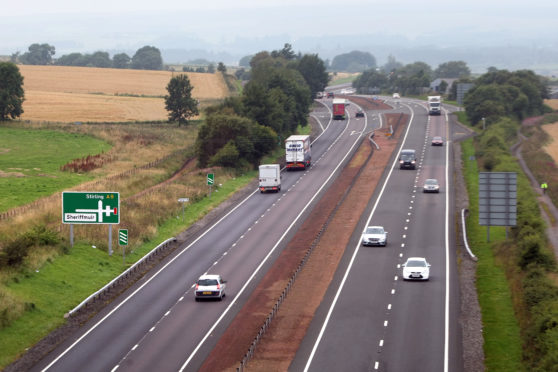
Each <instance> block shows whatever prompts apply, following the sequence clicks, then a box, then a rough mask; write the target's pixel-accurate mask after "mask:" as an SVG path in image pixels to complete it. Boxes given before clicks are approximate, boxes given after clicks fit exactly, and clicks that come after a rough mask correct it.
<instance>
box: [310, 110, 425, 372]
mask: <svg viewBox="0 0 558 372" xmlns="http://www.w3.org/2000/svg"><path fill="white" fill-rule="evenodd" d="M402 105H403V106H405V107H407V108H408V109H409V111H410V112H411V119H410V120H409V125H408V126H407V130H406V131H405V136H404V137H403V141H401V145H400V146H399V149H398V153H399V152H400V151H401V149H402V148H403V145H404V144H405V140H406V139H407V135H408V134H409V130H410V129H411V126H412V124H413V119H414V116H415V114H414V112H413V110H412V109H411V108H410V107H409V106H408V105H407V104H404V103H403V104H402ZM397 163H398V157H397V156H395V158H394V160H393V163H392V164H391V169H390V170H389V173H388V175H387V177H386V179H385V181H384V184H383V185H382V189H381V190H380V194H379V195H378V198H377V199H376V202H375V203H374V207H372V211H371V212H370V215H369V216H368V220H367V221H366V224H365V226H368V225H369V224H370V220H371V219H372V216H373V215H374V212H375V211H376V208H377V207H378V203H379V202H380V199H381V198H382V195H383V194H384V191H385V189H386V186H387V183H388V181H389V179H390V178H391V174H392V173H393V169H394V168H395V164H397ZM359 249H360V241H359V242H358V244H357V246H356V248H355V251H354V253H353V256H352V257H351V260H350V261H349V266H348V267H347V269H346V271H345V274H344V275H343V279H342V280H341V283H340V285H339V288H338V289H337V293H336V294H335V297H334V298H333V302H332V303H331V305H330V307H329V310H328V312H327V315H326V318H325V320H324V324H323V325H322V328H321V329H320V333H319V334H318V338H317V339H316V342H315V343H314V347H313V348H312V352H311V353H310V356H309V357H308V361H307V362H306V366H305V367H304V372H306V371H308V369H309V368H310V364H311V363H312V359H314V355H315V354H316V350H317V349H318V345H319V344H320V341H321V340H322V337H323V335H324V332H325V329H326V327H327V325H328V323H329V319H330V318H331V314H332V313H333V308H334V307H335V305H336V304H337V300H338V299H339V296H340V294H341V291H342V290H343V286H344V285H345V281H346V280H347V277H348V276H349V271H351V268H352V266H353V263H354V261H355V258H356V255H357V253H358V251H359Z"/></svg>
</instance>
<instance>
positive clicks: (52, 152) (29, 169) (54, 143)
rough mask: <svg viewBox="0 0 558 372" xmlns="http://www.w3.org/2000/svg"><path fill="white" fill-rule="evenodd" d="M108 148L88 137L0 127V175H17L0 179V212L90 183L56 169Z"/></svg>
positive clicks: (103, 143) (102, 142) (85, 178)
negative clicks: (1, 173) (1, 172)
mask: <svg viewBox="0 0 558 372" xmlns="http://www.w3.org/2000/svg"><path fill="white" fill-rule="evenodd" d="M110 148H111V146H110V145H109V144H108V143H106V142H104V141H101V140H98V139H95V138H93V137H90V136H84V135H79V134H71V133H64V132H59V131H52V130H25V129H13V128H3V127H0V171H3V172H5V173H8V174H9V173H12V172H13V173H14V175H15V174H18V176H16V177H0V212H1V211H5V210H8V209H10V208H12V207H15V206H18V205H22V204H26V203H29V202H31V201H33V200H35V199H38V198H39V197H41V196H45V195H50V194H53V193H54V192H57V191H61V190H64V189H65V188H68V187H71V186H74V185H77V184H80V183H82V182H84V181H87V180H90V179H92V176H90V175H79V174H76V173H70V172H62V171H61V170H60V167H61V166H63V165H64V164H66V163H68V162H69V161H71V160H72V159H77V158H82V157H85V156H87V155H94V154H99V153H101V152H106V151H108V150H110Z"/></svg>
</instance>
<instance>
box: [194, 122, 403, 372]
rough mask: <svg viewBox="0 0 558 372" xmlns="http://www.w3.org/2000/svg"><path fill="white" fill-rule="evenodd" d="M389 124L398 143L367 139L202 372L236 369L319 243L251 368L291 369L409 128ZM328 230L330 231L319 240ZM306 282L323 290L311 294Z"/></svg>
mask: <svg viewBox="0 0 558 372" xmlns="http://www.w3.org/2000/svg"><path fill="white" fill-rule="evenodd" d="M386 120H387V122H388V126H389V125H390V124H391V125H393V127H394V128H395V135H394V137H395V138H391V139H389V138H388V137H387V136H386V133H385V132H383V131H376V138H375V141H376V143H378V144H379V146H380V150H379V151H378V150H375V148H374V147H373V146H372V145H371V143H370V142H369V141H368V140H365V141H364V142H363V143H362V144H361V146H360V148H359V149H358V151H357V152H356V154H355V156H354V157H353V158H352V160H351V161H350V163H349V164H348V165H347V166H346V167H345V169H344V170H343V173H342V175H341V176H339V177H338V178H337V180H336V181H335V183H334V184H333V185H332V186H331V187H330V188H329V189H328V191H327V192H326V194H325V195H324V196H323V197H322V198H321V200H320V201H319V203H318V204H317V205H316V206H315V207H314V209H313V210H312V212H311V215H310V217H309V218H308V219H307V220H306V221H305V223H304V224H303V225H302V227H301V228H300V230H299V231H298V232H297V234H296V235H295V237H294V238H293V239H292V241H291V242H290V243H289V244H288V246H287V247H286V248H285V250H284V251H283V252H282V253H281V255H280V256H279V257H278V259H277V261H276V262H275V263H274V265H273V267H272V268H271V270H269V271H268V273H267V274H266V276H265V277H264V278H263V280H262V281H261V283H260V284H259V285H258V287H257V288H256V289H255V290H254V292H253V293H252V295H251V296H250V299H249V300H248V302H247V303H246V304H245V305H244V307H243V308H242V309H241V310H240V312H239V313H238V315H237V316H236V317H235V319H234V320H233V322H232V323H231V324H230V326H229V327H228V329H227V330H226V331H225V333H224V334H223V336H222V337H221V339H220V340H219V342H218V343H217V345H216V347H215V348H214V349H213V351H212V352H211V354H210V355H209V357H208V358H207V359H206V361H205V363H204V365H203V366H202V368H201V369H200V371H225V370H226V371H231V370H234V369H236V367H238V365H239V362H240V360H241V359H242V358H243V356H244V354H245V353H246V351H247V350H248V348H249V347H250V344H251V342H252V340H253V339H254V337H255V336H256V334H257V333H258V331H259V329H260V327H261V326H262V324H263V323H264V321H265V318H266V317H267V315H268V314H269V312H270V311H271V309H272V307H273V305H274V304H275V301H276V300H277V298H278V297H279V296H280V294H281V292H282V291H283V289H284V288H285V287H286V285H287V282H288V280H289V279H290V278H291V276H292V274H293V272H294V271H295V269H296V267H297V266H298V264H299V263H300V261H301V260H302V258H303V256H304V254H305V253H306V251H307V250H308V248H309V247H310V246H311V244H313V243H314V244H315V243H316V242H315V241H317V244H316V246H315V248H314V251H313V252H312V254H311V256H310V259H309V261H308V263H307V265H306V266H305V267H304V269H303V270H302V272H301V273H300V274H299V275H298V277H297V280H296V281H295V284H294V286H293V288H292V289H291V292H289V295H288V296H287V299H286V300H285V302H283V304H282V305H281V307H280V308H279V311H278V315H277V316H276V318H275V319H274V320H273V323H272V325H271V328H270V329H269V330H268V332H267V333H266V334H265V335H264V337H263V339H262V341H261V342H260V344H259V345H258V347H257V351H256V355H255V357H254V359H252V360H251V361H250V363H249V364H248V368H247V369H249V370H251V371H252V370H254V371H260V370H261V371H280V370H287V368H288V366H289V364H290V363H291V360H292V358H293V357H294V355H295V353H296V351H297V349H298V347H299V344H300V342H301V341H302V338H303V337H304V335H305V333H306V330H307V328H308V326H309V324H310V322H311V320H312V317H313V316H314V312H315V311H316V309H317V307H318V305H319V304H320V302H321V301H322V298H323V296H324V294H325V291H326V289H327V287H328V284H329V283H330V282H331V280H332V278H333V274H334V273H335V270H336V269H337V265H338V264H339V261H340V259H341V257H342V255H343V253H344V248H345V247H346V245H347V243H348V241H349V238H350V236H351V234H352V233H353V231H354V228H355V225H356V223H357V222H358V220H359V218H360V217H361V215H362V213H363V211H364V209H365V207H366V204H367V202H368V200H369V199H370V198H371V196H372V194H373V192H374V189H375V188H376V185H377V182H378V180H379V179H380V177H381V175H382V172H383V171H384V169H385V167H386V165H387V163H388V161H389V158H390V157H391V154H392V152H393V150H394V149H395V147H396V145H397V138H398V137H399V134H400V132H401V129H402V127H403V125H401V124H405V123H406V122H407V120H408V117H406V116H405V117H403V118H401V115H400V114H393V115H391V114H387V115H386ZM398 124H399V125H398ZM324 227H326V228H327V229H326V230H325V231H323V232H322V233H321V235H320V232H321V230H322V229H323V228H324ZM301 282H302V283H306V284H305V285H304V287H300V286H297V283H301ZM308 283H319V285H316V287H315V288H311V289H310V288H309V287H308Z"/></svg>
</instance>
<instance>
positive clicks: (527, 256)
mask: <svg viewBox="0 0 558 372" xmlns="http://www.w3.org/2000/svg"><path fill="white" fill-rule="evenodd" d="M543 244H544V242H543V241H541V238H540V237H538V236H536V235H528V236H526V237H524V238H523V239H521V240H520V241H519V242H518V243H517V245H518V248H519V252H520V254H521V256H520V260H519V267H521V269H523V270H525V269H526V268H527V266H528V265H532V264H534V265H536V266H539V267H542V268H547V269H550V268H552V267H553V266H554V260H553V259H552V257H551V256H550V255H549V254H548V253H547V252H544V251H543V250H542V246H543Z"/></svg>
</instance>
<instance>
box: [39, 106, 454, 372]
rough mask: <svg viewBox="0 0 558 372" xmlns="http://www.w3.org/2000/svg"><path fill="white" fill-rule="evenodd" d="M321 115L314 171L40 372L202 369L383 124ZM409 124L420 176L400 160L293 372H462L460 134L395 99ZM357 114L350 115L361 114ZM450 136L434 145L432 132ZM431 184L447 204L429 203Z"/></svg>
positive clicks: (248, 207) (218, 228)
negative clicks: (407, 270)
mask: <svg viewBox="0 0 558 372" xmlns="http://www.w3.org/2000/svg"><path fill="white" fill-rule="evenodd" d="M322 102H324V103H326V102H327V104H323V105H319V106H318V108H317V109H315V111H314V112H313V113H312V116H313V117H314V118H315V119H317V120H318V121H319V125H320V126H321V127H322V128H323V132H322V134H321V135H320V136H319V137H318V138H316V139H314V142H313V144H312V163H313V165H312V167H311V168H310V169H309V170H306V171H300V172H283V180H282V190H281V192H279V193H277V194H273V193H272V194H260V193H259V192H257V190H254V191H253V192H252V193H251V194H250V195H249V196H248V197H247V198H246V199H244V200H242V201H241V202H239V203H238V204H237V205H236V206H234V208H232V209H231V210H230V211H229V212H228V213H227V214H226V215H225V216H223V217H222V218H221V219H220V220H219V221H217V222H216V223H215V224H213V225H211V226H208V227H207V228H206V229H205V230H203V231H201V232H199V233H198V234H197V235H195V236H193V237H192V238H191V239H190V240H189V241H188V242H186V243H184V245H183V246H182V247H180V249H178V250H177V252H176V253H175V254H174V255H172V256H171V257H169V258H168V259H167V260H166V261H165V262H163V264H162V265H161V267H160V268H158V269H156V270H153V273H151V274H149V275H147V276H146V277H145V278H143V279H142V280H140V281H138V282H137V283H136V284H135V285H133V286H132V287H131V288H130V289H129V290H128V291H126V292H125V293H124V294H123V295H122V296H120V297H119V299H117V300H116V301H114V302H113V303H111V304H110V305H109V306H107V307H106V308H105V309H104V310H103V311H102V312H100V313H99V314H97V315H96V316H95V317H94V318H92V319H91V320H90V321H89V322H88V324H86V325H85V326H84V327H82V329H81V330H80V331H79V332H78V333H77V334H76V335H75V336H74V337H72V338H71V339H69V340H67V341H65V342H64V343H63V344H61V345H60V346H59V347H58V348H56V349H55V350H54V351H53V352H51V353H50V354H49V355H48V356H47V357H45V358H44V360H42V361H41V362H40V363H39V364H37V365H36V366H35V367H34V369H33V370H34V371H40V370H43V371H46V370H52V371H77V370H79V371H115V370H118V371H121V370H123V371H153V370H157V371H178V370H187V371H195V370H197V369H199V367H200V366H201V365H202V363H203V362H204V360H205V358H206V357H207V355H208V354H209V352H210V351H211V350H212V348H213V347H214V345H215V344H216V343H217V341H218V340H219V337H220V335H221V334H222V333H223V332H224V331H225V329H226V328H227V326H228V324H229V323H230V322H231V321H232V319H233V318H234V316H235V315H236V313H237V312H238V311H239V310H240V308H241V307H242V305H243V304H244V303H245V301H246V300H247V299H248V297H249V295H250V293H251V291H252V290H253V289H254V288H255V286H256V285H257V282H258V281H259V279H261V277H262V276H263V275H264V274H265V272H266V270H267V269H268V268H269V267H270V266H271V265H272V264H273V261H274V259H275V258H276V257H277V256H278V255H279V254H280V252H281V250H282V249H283V247H284V246H285V245H286V244H287V242H288V241H289V239H290V238H291V237H292V236H293V235H294V234H295V232H296V229H297V227H298V226H300V224H301V223H302V222H303V221H304V218H305V217H306V216H307V215H308V213H309V211H310V210H311V208H312V206H313V205H314V204H315V203H316V202H317V200H318V199H319V197H320V196H321V195H322V194H323V192H325V190H326V189H327V187H328V186H329V185H330V184H331V182H332V181H333V179H334V177H335V176H336V175H337V174H338V173H339V172H340V170H341V169H342V167H343V166H344V165H345V164H346V162H347V161H348V160H349V158H350V156H351V154H352V153H353V151H354V150H355V149H356V148H357V146H358V144H360V142H361V141H362V140H363V137H364V136H363V134H364V133H368V132H370V131H371V130H372V129H373V128H374V127H378V126H381V125H382V119H381V116H380V115H378V114H377V112H376V111H375V112H374V114H373V115H370V113H368V115H367V117H366V119H365V120H352V119H351V117H352V116H350V117H349V119H347V120H345V121H331V109H330V107H331V106H330V104H331V100H323V101H322ZM391 103H392V104H393V105H394V108H395V110H396V111H403V112H406V113H408V114H410V116H411V122H410V124H409V125H408V126H407V129H406V130H407V131H406V132H405V133H404V135H403V139H402V142H401V148H413V149H416V150H417V154H418V155H419V156H418V157H419V166H418V169H417V170H400V169H399V167H398V164H397V159H396V158H394V159H393V162H392V163H390V166H389V167H388V168H387V169H386V170H385V171H384V175H383V177H382V180H381V182H380V187H378V190H376V193H375V195H374V197H373V198H372V199H371V200H370V202H369V204H368V207H367V211H366V213H365V214H364V215H363V218H362V220H361V221H360V223H359V225H358V226H357V228H356V229H355V234H354V235H353V237H352V239H351V241H350V243H349V246H348V247H347V250H346V253H345V256H344V257H343V260H342V262H341V265H340V266H339V268H338V270H337V272H336V275H335V277H334V280H333V282H332V284H331V285H330V287H329V288H328V291H327V293H326V296H325V298H324V300H323V302H322V304H321V305H320V307H319V308H318V311H317V313H316V315H315V317H314V319H313V321H312V323H311V325H310V328H309V331H308V332H307V335H306V337H305V339H304V340H303V343H302V345H301V347H300V348H299V351H298V353H297V355H296V358H295V359H294V360H293V362H292V364H291V367H290V370H292V371H303V370H312V371H343V370H345V371H359V370H362V371H375V370H379V371H400V370H423V371H444V372H445V371H461V370H462V365H463V362H462V360H461V344H460V342H461V341H460V340H461V335H460V331H459V326H458V314H459V311H458V310H459V309H458V307H459V298H458V287H457V284H458V283H457V275H456V259H455V252H454V249H453V248H452V247H454V242H453V236H454V232H453V226H454V223H453V220H452V218H453V212H452V205H451V201H452V197H451V195H450V190H452V185H451V177H449V175H450V174H451V172H452V170H451V164H452V162H451V161H450V157H451V138H452V133H451V132H450V129H449V128H450V127H449V126H448V124H447V117H446V116H445V115H442V116H438V117H431V116H428V115H427V112H426V109H425V107H424V104H423V103H419V102H418V101H411V100H407V99H402V100H400V101H399V100H398V101H396V102H395V101H391ZM355 106H356V105H351V106H350V107H349V109H350V110H351V111H352V112H354V111H356V108H358V107H355ZM436 135H440V136H442V137H443V138H445V139H447V140H448V141H446V143H445V144H444V146H443V147H432V146H430V140H431V138H432V136H436ZM426 178H437V179H438V180H439V181H440V185H441V192H440V193H439V194H423V193H422V189H421V188H422V183H423V182H424V180H425V179H426ZM373 224H377V225H383V226H384V227H385V228H386V230H387V231H388V232H389V235H388V246H387V247H385V248H383V247H382V248H363V247H361V246H360V232H361V231H362V230H363V229H364V227H365V226H367V225H373ZM409 256H423V257H426V258H427V260H428V261H429V262H430V263H431V265H432V267H431V279H430V280H429V281H428V282H403V281H402V280H401V268H400V265H401V263H403V262H404V261H405V260H406V258H407V257H409ZM204 273H218V274H221V275H222V276H223V277H224V278H225V279H226V280H227V281H228V283H227V297H226V298H225V299H224V300H223V301H222V302H219V301H203V302H195V301H194V298H193V284H194V282H195V281H196V279H197V278H198V277H199V276H200V275H202V274H204Z"/></svg>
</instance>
